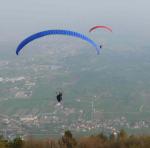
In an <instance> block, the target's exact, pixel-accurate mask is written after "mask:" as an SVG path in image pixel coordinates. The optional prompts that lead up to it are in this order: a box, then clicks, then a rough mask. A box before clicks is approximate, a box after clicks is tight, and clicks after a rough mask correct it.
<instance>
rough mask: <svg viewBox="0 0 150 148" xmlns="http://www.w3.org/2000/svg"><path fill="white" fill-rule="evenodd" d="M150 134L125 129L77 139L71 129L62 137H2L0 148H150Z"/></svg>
mask: <svg viewBox="0 0 150 148" xmlns="http://www.w3.org/2000/svg"><path fill="white" fill-rule="evenodd" d="M149 147H150V136H146V135H143V136H136V135H130V136H129V135H128V134H127V133H126V132H125V131H124V130H121V131H120V133H119V134H118V135H117V136H115V135H114V134H112V135H110V136H109V137H108V136H106V135H104V134H103V133H100V134H99V135H92V136H89V137H81V138H79V139H75V138H74V137H73V135H72V133H71V132H70V131H66V132H65V133H64V136H62V137H61V138H60V139H58V140H55V139H44V140H38V139H33V138H29V139H27V140H22V139H21V138H19V137H18V138H15V139H14V140H13V141H9V140H6V139H4V138H3V137H1V138H0V148H149Z"/></svg>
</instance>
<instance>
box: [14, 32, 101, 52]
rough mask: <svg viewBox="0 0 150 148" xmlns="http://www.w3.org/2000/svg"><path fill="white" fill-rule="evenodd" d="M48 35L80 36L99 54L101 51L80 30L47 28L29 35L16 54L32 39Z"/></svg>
mask: <svg viewBox="0 0 150 148" xmlns="http://www.w3.org/2000/svg"><path fill="white" fill-rule="evenodd" d="M47 35H67V36H72V37H76V38H80V39H82V40H85V41H86V42H88V43H89V44H91V45H92V46H93V47H94V48H95V49H96V51H97V54H99V52H100V51H99V46H98V45H97V44H96V43H95V42H94V41H93V40H91V39H90V38H89V37H87V36H85V35H83V34H81V33H78V32H74V31H70V30H59V29H57V30H46V31H42V32H38V33H35V34H33V35H31V36H29V37H27V38H26V39H24V40H23V41H22V42H21V43H20V44H19V45H18V47H17V49H16V54H17V55H18V54H19V52H20V51H21V50H22V48H23V47H24V46H26V45H27V44H28V43H30V42H31V41H33V40H35V39H38V38H41V37H44V36H47ZM100 48H101V46H100Z"/></svg>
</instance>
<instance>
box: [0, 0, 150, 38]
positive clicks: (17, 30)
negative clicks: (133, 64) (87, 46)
mask: <svg viewBox="0 0 150 148" xmlns="http://www.w3.org/2000/svg"><path fill="white" fill-rule="evenodd" d="M0 2H1V3H0V22H1V23H0V34H1V38H0V40H1V41H3V40H4V41H5V40H9V41H11V40H12V41H15V39H16V40H20V39H22V38H24V37H25V36H26V35H29V34H31V33H34V32H37V31H41V30H46V29H51V28H69V29H72V30H79V31H81V32H86V31H87V30H88V29H89V28H90V27H91V26H93V25H97V24H99V25H109V26H112V28H113V31H114V32H115V33H120V34H122V35H123V34H124V35H126V34H128V33H129V34H131V36H134V35H135V36H136V37H139V39H140V38H141V39H143V38H144V39H148V38H149V37H150V35H149V34H150V29H149V26H150V2H149V0H113V1H111V0H0Z"/></svg>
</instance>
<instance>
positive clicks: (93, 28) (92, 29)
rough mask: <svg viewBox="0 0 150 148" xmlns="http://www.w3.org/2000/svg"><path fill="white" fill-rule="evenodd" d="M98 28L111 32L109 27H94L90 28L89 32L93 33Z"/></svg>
mask: <svg viewBox="0 0 150 148" xmlns="http://www.w3.org/2000/svg"><path fill="white" fill-rule="evenodd" d="M98 28H102V29H106V30H108V31H110V32H112V29H111V27H108V26H94V27H92V28H91V29H90V30H89V32H92V31H94V30H95V29H98Z"/></svg>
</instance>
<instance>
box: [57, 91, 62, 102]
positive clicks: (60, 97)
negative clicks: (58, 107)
mask: <svg viewBox="0 0 150 148" xmlns="http://www.w3.org/2000/svg"><path fill="white" fill-rule="evenodd" d="M56 98H57V101H58V102H61V101H62V92H59V93H57V92H56Z"/></svg>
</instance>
